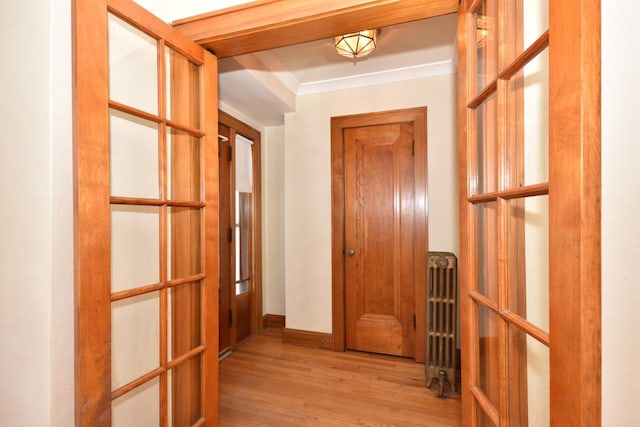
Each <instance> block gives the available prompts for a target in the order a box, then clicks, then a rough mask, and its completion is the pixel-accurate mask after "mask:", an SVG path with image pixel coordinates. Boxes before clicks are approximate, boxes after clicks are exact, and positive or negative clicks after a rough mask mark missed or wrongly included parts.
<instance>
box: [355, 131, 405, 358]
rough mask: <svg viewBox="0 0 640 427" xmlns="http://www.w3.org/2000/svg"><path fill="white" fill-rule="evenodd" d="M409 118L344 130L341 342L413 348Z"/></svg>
mask: <svg viewBox="0 0 640 427" xmlns="http://www.w3.org/2000/svg"><path fill="white" fill-rule="evenodd" d="M413 134H414V129H413V123H412V122H402V123H392V124H384V125H373V126H363V127H354V128H349V129H345V131H344V174H345V176H344V179H345V244H346V251H345V252H346V254H345V285H346V286H345V288H346V292H345V299H346V344H347V348H349V349H353V350H360V351H370V352H376V353H385V354H392V355H397V356H408V357H414V356H415V323H414V322H415V320H414V314H415V309H414V308H415V294H414V283H415V277H414V273H415V268H414V190H415V185H414V180H415V173H414V161H413V139H414V138H413Z"/></svg>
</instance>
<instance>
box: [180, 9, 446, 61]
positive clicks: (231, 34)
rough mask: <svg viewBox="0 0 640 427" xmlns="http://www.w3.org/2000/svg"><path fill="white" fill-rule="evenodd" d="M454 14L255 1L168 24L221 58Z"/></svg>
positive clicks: (442, 10)
mask: <svg viewBox="0 0 640 427" xmlns="http://www.w3.org/2000/svg"><path fill="white" fill-rule="evenodd" d="M457 10H458V0H295V1H294V0H259V1H254V2H251V3H247V4H243V5H239V6H235V7H231V8H228V9H222V10H219V11H215V12H210V13H206V14H203V15H197V16H193V17H190V18H186V19H181V20H179V21H175V22H174V23H173V25H174V27H175V28H176V29H177V30H178V31H180V32H182V33H183V34H185V35H186V36H187V37H189V38H190V39H192V40H194V41H195V42H197V43H199V44H200V45H202V46H203V47H205V48H207V49H210V50H213V51H214V52H215V53H216V55H217V56H218V57H219V58H226V57H229V56H236V55H242V54H246V53H252V52H258V51H261V50H266V49H273V48H277V47H282V46H288V45H292V44H298V43H304V42H308V41H313V40H320V39H324V38H330V37H333V36H336V35H338V34H345V33H349V32H354V31H360V30H364V29H368V28H380V27H386V26H389V25H396V24H400V23H403V22H409V21H416V20H419V19H425V18H431V17H434V16H440V15H445V14H448V13H454V12H457Z"/></svg>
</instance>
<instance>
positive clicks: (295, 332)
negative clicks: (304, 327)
mask: <svg viewBox="0 0 640 427" xmlns="http://www.w3.org/2000/svg"><path fill="white" fill-rule="evenodd" d="M282 342H284V343H285V344H295V345H303V346H305V347H316V348H322V349H325V350H333V335H332V334H327V333H324V332H313V331H301V330H300V329H289V328H284V330H283V331H282Z"/></svg>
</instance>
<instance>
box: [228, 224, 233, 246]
mask: <svg viewBox="0 0 640 427" xmlns="http://www.w3.org/2000/svg"><path fill="white" fill-rule="evenodd" d="M228 231H229V233H228V235H227V240H228V241H229V243H233V229H232V228H231V227H229V230H228Z"/></svg>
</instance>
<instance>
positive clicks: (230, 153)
mask: <svg viewBox="0 0 640 427" xmlns="http://www.w3.org/2000/svg"><path fill="white" fill-rule="evenodd" d="M227 160H229V161H231V160H233V150H231V146H229V150H228V151H227Z"/></svg>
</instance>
